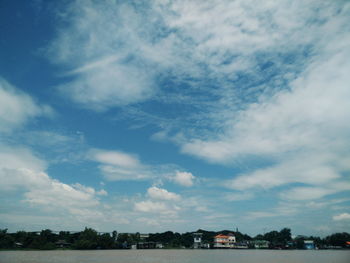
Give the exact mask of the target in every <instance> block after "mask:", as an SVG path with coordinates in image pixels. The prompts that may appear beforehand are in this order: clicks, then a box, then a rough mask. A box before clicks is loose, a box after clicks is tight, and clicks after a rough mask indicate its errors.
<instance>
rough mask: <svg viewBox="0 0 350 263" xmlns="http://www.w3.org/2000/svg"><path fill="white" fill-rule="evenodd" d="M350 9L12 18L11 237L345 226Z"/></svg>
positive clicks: (214, 4) (19, 7) (222, 2)
mask: <svg viewBox="0 0 350 263" xmlns="http://www.w3.org/2000/svg"><path fill="white" fill-rule="evenodd" d="M349 18H350V3H349V2H348V1H340V0H339V1H316V0H315V1H312V0H308V1H250V0H248V1H238V0H237V1H226V0H218V1H176V0H173V1H171V0H169V1H135V2H133V1H88V0H86V1H40V0H36V1H7V0H4V1H1V3H0V28H1V30H0V34H1V37H0V52H1V60H0V134H1V137H0V179H1V184H0V198H1V202H0V228H8V229H9V230H10V231H17V230H22V229H23V230H40V229H44V228H50V229H53V230H81V229H82V228H83V227H85V226H88V227H93V228H95V229H98V230H100V231H113V230H117V231H119V232H136V231H139V232H159V231H165V230H172V231H178V232H185V231H193V230H196V229H198V228H204V229H208V230H221V229H234V228H236V227H238V228H239V229H240V231H242V232H245V233H248V234H251V235H255V234H257V233H262V232H265V231H269V230H272V229H277V230H278V229H281V228H283V227H290V228H291V229H292V232H293V234H295V235H297V234H314V235H321V236H324V235H327V234H329V233H332V232H336V231H348V230H349V226H350V196H349V191H350V181H349V175H350V136H349V135H350V121H349V115H350V103H349V98H350V87H349V83H350V75H349V72H350V51H349V48H348V47H349V45H350V24H349V23H348V21H349Z"/></svg>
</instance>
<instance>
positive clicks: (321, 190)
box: [280, 182, 350, 200]
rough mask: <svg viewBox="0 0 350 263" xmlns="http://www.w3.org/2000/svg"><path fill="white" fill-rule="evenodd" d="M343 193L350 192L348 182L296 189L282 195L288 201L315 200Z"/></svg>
mask: <svg viewBox="0 0 350 263" xmlns="http://www.w3.org/2000/svg"><path fill="white" fill-rule="evenodd" d="M342 191H350V184H349V183H348V182H331V183H328V184H327V185H324V186H323V187H295V188H291V189H289V190H287V191H285V192H282V193H281V194H280V196H281V198H283V199H286V200H314V199H320V198H322V197H324V196H327V195H331V194H335V193H338V192H342Z"/></svg>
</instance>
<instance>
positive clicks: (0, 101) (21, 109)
mask: <svg viewBox="0 0 350 263" xmlns="http://www.w3.org/2000/svg"><path fill="white" fill-rule="evenodd" d="M52 114H53V110H52V109H51V108H50V107H49V106H47V105H39V104H38V103H36V102H35V100H34V99H33V98H32V97H30V96H29V95H28V94H26V93H24V92H21V91H20V90H18V89H16V88H15V87H13V86H12V85H11V84H10V83H8V82H7V81H6V80H5V79H3V78H1V77H0V132H9V131H11V130H12V129H14V128H18V127H20V126H22V125H24V124H25V123H26V122H27V121H28V120H30V119H32V118H34V117H40V116H50V115H52Z"/></svg>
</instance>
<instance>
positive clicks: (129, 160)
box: [88, 149, 154, 181]
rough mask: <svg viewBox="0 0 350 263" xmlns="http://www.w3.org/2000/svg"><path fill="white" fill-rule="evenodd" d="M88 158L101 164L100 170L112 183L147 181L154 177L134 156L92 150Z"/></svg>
mask: <svg viewBox="0 0 350 263" xmlns="http://www.w3.org/2000/svg"><path fill="white" fill-rule="evenodd" d="M88 157H89V159H91V160H93V161H96V162H99V163H101V165H99V169H100V170H101V172H102V173H103V175H104V177H105V178H106V179H107V180H110V181H120V180H121V181H123V180H124V181H125V180H147V179H151V178H153V177H154V176H153V175H152V173H151V171H150V167H148V166H146V165H144V164H142V163H141V162H140V161H139V159H138V158H137V157H136V156H134V155H132V154H128V153H124V152H120V151H106V150H99V149H92V150H90V151H89V153H88Z"/></svg>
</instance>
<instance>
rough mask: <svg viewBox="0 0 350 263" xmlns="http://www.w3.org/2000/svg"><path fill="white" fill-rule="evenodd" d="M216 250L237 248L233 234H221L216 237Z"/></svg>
mask: <svg viewBox="0 0 350 263" xmlns="http://www.w3.org/2000/svg"><path fill="white" fill-rule="evenodd" d="M213 247H214V248H235V247H236V237H235V236H234V235H233V234H231V233H230V234H227V235H224V234H219V235H216V236H215V237H214V246H213Z"/></svg>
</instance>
